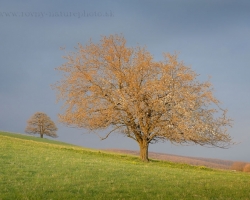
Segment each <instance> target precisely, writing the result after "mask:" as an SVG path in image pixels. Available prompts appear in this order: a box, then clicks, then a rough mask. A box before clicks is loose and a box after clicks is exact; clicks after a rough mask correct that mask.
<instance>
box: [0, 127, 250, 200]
mask: <svg viewBox="0 0 250 200" xmlns="http://www.w3.org/2000/svg"><path fill="white" fill-rule="evenodd" d="M249 186H250V175H249V174H248V173H241V172H232V171H226V170H224V171H223V170H213V169H209V168H206V167H195V166H190V165H186V164H176V163H171V162H165V161H156V160H151V161H150V162H149V163H143V162H141V161H140V160H139V159H138V158H137V157H133V156H129V155H122V154H111V153H105V152H100V151H98V150H91V149H85V148H81V147H77V146H73V145H69V144H65V143H61V142H57V141H52V140H48V139H40V138H35V137H29V136H23V135H20V134H10V133H3V132H0V191H1V192H0V199H171V200H172V199H178V200H179V199H185V200H186V199H223V200H224V199H250V190H249Z"/></svg>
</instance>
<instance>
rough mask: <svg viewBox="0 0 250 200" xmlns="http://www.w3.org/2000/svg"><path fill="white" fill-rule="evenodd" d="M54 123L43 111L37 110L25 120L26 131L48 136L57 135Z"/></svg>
mask: <svg viewBox="0 0 250 200" xmlns="http://www.w3.org/2000/svg"><path fill="white" fill-rule="evenodd" d="M56 131H57V127H56V125H55V123H54V122H53V121H52V120H51V119H50V117H49V116H47V115H46V114H45V113H42V112H37V113H35V114H34V115H33V116H31V118H30V119H29V120H28V121H27V127H26V129H25V132H26V133H33V134H40V137H41V138H43V135H47V136H50V137H57V134H56Z"/></svg>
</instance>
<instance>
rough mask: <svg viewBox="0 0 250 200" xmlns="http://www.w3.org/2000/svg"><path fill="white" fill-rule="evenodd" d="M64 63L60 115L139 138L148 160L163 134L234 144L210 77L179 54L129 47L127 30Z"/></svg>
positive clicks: (183, 141)
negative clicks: (158, 55)
mask: <svg viewBox="0 0 250 200" xmlns="http://www.w3.org/2000/svg"><path fill="white" fill-rule="evenodd" d="M76 49H77V52H72V53H69V54H68V55H67V56H65V57H64V58H66V60H67V62H66V63H65V64H63V65H62V66H60V67H58V68H57V70H59V71H60V72H62V75H63V77H62V79H61V80H60V81H59V82H57V84H55V85H54V89H56V91H57V95H58V100H63V101H64V107H63V113H62V114H60V115H59V117H60V120H61V121H62V122H63V123H65V124H66V125H70V126H75V127H78V128H87V129H89V130H91V131H94V130H101V129H107V128H112V130H111V131H110V132H108V133H107V135H106V137H104V138H102V139H106V138H107V137H108V136H109V135H110V134H111V133H113V132H116V133H122V134H124V135H125V136H127V137H129V138H132V139H133V140H135V141H136V142H137V143H138V145H139V147H140V158H141V159H142V160H143V161H148V146H149V144H150V143H156V142H158V141H160V140H162V141H166V140H168V141H170V142H172V143H178V144H190V143H191V144H200V145H208V146H215V147H222V148H225V147H227V146H228V145H230V144H231V137H230V136H229V135H228V133H227V127H228V126H230V125H231V120H230V119H228V118H227V117H226V110H224V109H222V108H221V107H220V106H219V104H220V103H219V101H218V100H217V99H216V98H215V97H214V96H213V93H212V87H211V84H210V82H209V81H207V82H203V83H200V82H199V81H198V80H197V74H196V73H195V72H194V71H192V70H191V69H190V68H189V67H186V66H185V65H184V64H183V63H182V62H179V61H178V58H177V55H170V54H168V53H165V54H163V61H157V62H156V61H154V60H153V56H152V55H151V54H150V53H149V52H148V51H147V50H146V48H142V47H139V46H138V47H134V48H133V47H126V40H125V39H124V37H123V36H121V35H111V36H109V37H102V39H101V41H100V42H99V43H93V42H92V41H91V40H90V41H89V43H88V44H87V45H86V46H82V45H81V44H78V48H76Z"/></svg>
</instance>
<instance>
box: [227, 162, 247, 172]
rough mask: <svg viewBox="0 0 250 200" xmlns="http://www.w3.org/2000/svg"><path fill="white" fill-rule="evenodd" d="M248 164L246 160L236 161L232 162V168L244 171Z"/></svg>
mask: <svg viewBox="0 0 250 200" xmlns="http://www.w3.org/2000/svg"><path fill="white" fill-rule="evenodd" d="M246 165H247V163H246V162H241V161H236V162H234V163H233V164H232V166H231V169H232V170H237V171H243V169H244V167H245V166H246Z"/></svg>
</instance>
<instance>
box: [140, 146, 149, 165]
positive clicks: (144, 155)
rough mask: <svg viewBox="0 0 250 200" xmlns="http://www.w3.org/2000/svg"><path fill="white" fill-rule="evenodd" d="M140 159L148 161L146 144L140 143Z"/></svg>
mask: <svg viewBox="0 0 250 200" xmlns="http://www.w3.org/2000/svg"><path fill="white" fill-rule="evenodd" d="M140 159H141V160H142V161H143V162H148V161H149V159H148V144H146V145H145V144H144V145H143V144H140Z"/></svg>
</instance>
